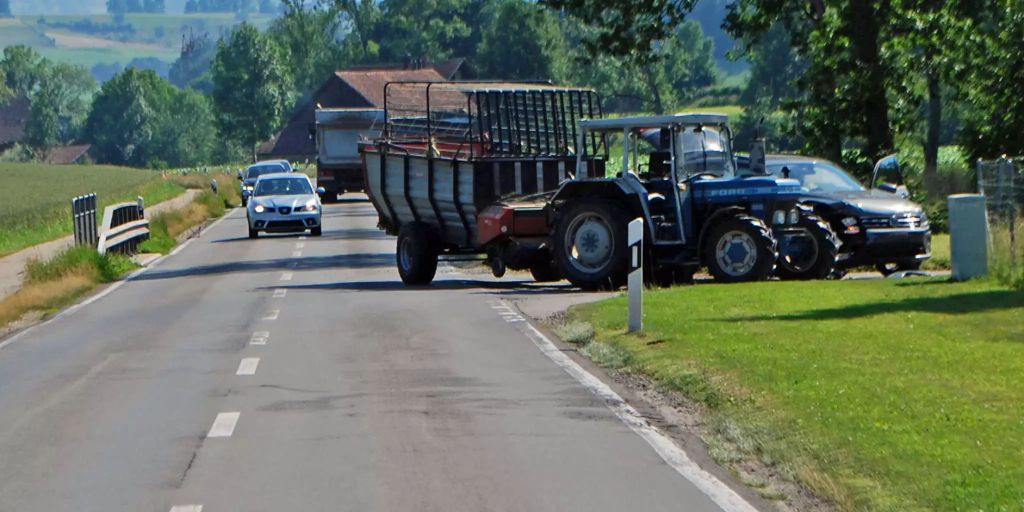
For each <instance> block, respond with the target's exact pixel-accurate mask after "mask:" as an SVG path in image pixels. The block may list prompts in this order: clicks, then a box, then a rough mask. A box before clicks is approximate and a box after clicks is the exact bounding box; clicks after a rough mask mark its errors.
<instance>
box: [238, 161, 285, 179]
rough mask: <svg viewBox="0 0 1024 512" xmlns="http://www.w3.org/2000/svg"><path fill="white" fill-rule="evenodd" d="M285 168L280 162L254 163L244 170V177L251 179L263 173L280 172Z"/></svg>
mask: <svg viewBox="0 0 1024 512" xmlns="http://www.w3.org/2000/svg"><path fill="white" fill-rule="evenodd" d="M286 170H287V169H285V168H284V166H282V165H281V164H268V165H254V166H252V167H249V169H247V170H246V171H245V177H246V179H250V180H251V179H255V178H258V177H260V176H262V175H264V174H270V173H272V172H281V171H286Z"/></svg>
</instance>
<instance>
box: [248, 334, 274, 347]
mask: <svg viewBox="0 0 1024 512" xmlns="http://www.w3.org/2000/svg"><path fill="white" fill-rule="evenodd" d="M268 338H270V332H269V331H256V332H254V333H252V338H249V344H250V345H266V344H267V339H268Z"/></svg>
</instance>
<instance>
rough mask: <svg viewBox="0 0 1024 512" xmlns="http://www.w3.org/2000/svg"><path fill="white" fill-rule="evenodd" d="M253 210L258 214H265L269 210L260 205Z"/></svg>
mask: <svg viewBox="0 0 1024 512" xmlns="http://www.w3.org/2000/svg"><path fill="white" fill-rule="evenodd" d="M252 209H253V211H254V212H256V213H263V212H265V211H267V209H266V208H265V207H264V206H263V205H262V204H258V205H256V206H254V207H253V208H252Z"/></svg>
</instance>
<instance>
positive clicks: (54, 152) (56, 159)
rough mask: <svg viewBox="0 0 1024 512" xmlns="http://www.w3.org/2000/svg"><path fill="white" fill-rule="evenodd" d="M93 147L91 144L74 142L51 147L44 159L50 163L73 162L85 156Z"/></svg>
mask: <svg viewBox="0 0 1024 512" xmlns="http://www.w3.org/2000/svg"><path fill="white" fill-rule="evenodd" d="M91 147H92V145H91V144H72V145H70V146H60V147H56V148H50V149H49V151H47V152H46V155H45V156H44V157H43V161H44V162H46V163H48V164H73V163H76V162H78V161H79V160H80V159H81V158H82V157H83V156H85V154H86V153H88V152H89V148H91Z"/></svg>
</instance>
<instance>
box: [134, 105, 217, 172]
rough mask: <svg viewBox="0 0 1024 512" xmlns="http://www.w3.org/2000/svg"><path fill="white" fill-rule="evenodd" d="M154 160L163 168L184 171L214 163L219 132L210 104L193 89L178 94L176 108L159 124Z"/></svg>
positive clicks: (163, 117)
mask: <svg viewBox="0 0 1024 512" xmlns="http://www.w3.org/2000/svg"><path fill="white" fill-rule="evenodd" d="M156 133H157V134H158V136H157V137H156V139H155V142H156V144H155V147H154V148H153V150H152V153H153V157H154V160H153V161H152V162H150V166H153V165H152V164H153V163H157V162H158V163H159V164H160V166H170V167H182V166H187V165H195V164H201V163H208V162H210V161H211V159H212V156H213V155H212V153H213V145H214V143H215V141H216V140H217V129H216V123H215V118H214V115H213V109H212V106H211V105H210V100H209V99H208V98H206V97H205V96H203V95H202V94H200V93H199V92H196V91H193V90H191V89H184V90H175V91H174V94H173V108H171V109H169V110H168V112H167V113H166V115H164V116H162V117H161V118H160V120H159V121H158V122H157V128H156Z"/></svg>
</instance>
